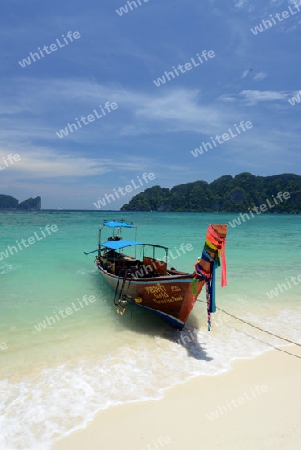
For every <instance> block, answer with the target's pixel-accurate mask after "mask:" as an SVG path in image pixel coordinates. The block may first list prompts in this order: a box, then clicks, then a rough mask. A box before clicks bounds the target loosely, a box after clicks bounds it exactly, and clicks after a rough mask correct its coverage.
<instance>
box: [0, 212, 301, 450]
mask: <svg viewBox="0 0 301 450" xmlns="http://www.w3.org/2000/svg"><path fill="white" fill-rule="evenodd" d="M235 217H237V215H236V214H198V213H194V214H189V213H185V214H180V213H179V214H178V213H102V212H94V213H92V212H64V211H61V212H39V213H21V212H8V213H3V212H2V213H0V255H1V252H2V256H0V317H1V320H0V361H1V365H0V448H1V449H5V450H15V449H30V450H34V449H45V450H47V449H50V448H51V446H52V443H53V442H54V441H55V440H57V439H60V438H62V437H63V436H65V435H66V434H68V433H70V432H71V431H73V430H75V429H76V428H80V427H84V426H85V425H86V424H87V422H88V421H90V420H92V419H93V417H94V416H95V413H96V412H97V411H99V410H102V409H106V408H108V407H109V406H110V405H113V404H121V403H124V402H132V401H139V400H144V399H158V398H160V397H161V396H162V395H163V392H164V389H166V388H168V387H170V386H172V385H174V384H177V383H180V382H185V381H186V380H188V379H189V378H191V377H195V376H201V375H216V374H219V373H221V372H224V371H227V370H230V369H231V363H232V361H233V360H235V359H243V358H252V357H254V356H256V355H258V354H260V353H262V352H264V351H267V350H269V349H270V348H272V346H277V347H279V348H283V346H285V345H287V343H286V342H285V341H282V340H279V339H278V338H276V337H273V336H270V335H267V334H265V333H262V332H260V331H259V330H257V329H255V328H251V327H249V326H248V325H245V324H244V323H242V322H239V321H237V320H235V319H233V318H231V317H229V316H227V315H225V314H224V313H222V312H217V313H216V314H213V315H212V330H211V331H210V332H208V331H207V330H206V306H205V304H204V303H202V302H198V303H197V304H196V306H195V308H194V310H193V313H192V314H191V316H190V318H189V321H188V323H187V326H186V329H185V330H184V331H183V332H182V333H181V332H179V331H177V330H174V329H172V328H170V327H169V325H167V324H165V323H164V322H162V321H161V319H160V318H158V317H156V316H155V315H152V314H150V313H148V312H145V311H141V310H139V309H138V308H131V309H128V310H127V311H126V313H125V315H124V316H123V317H121V316H118V315H117V314H116V313H115V309H114V306H113V293H112V291H111V290H110V288H108V287H107V286H106V284H105V283H104V282H103V280H102V279H101V276H100V274H99V273H97V271H96V269H95V265H94V255H89V256H85V255H84V254H83V252H84V251H90V250H93V249H95V248H96V246H97V231H98V226H99V225H100V224H101V223H102V221H103V220H104V219H113V218H116V219H121V218H123V219H125V220H128V221H134V222H135V223H136V224H137V225H138V238H139V240H142V241H145V242H147V243H156V244H161V245H166V246H168V247H170V249H171V250H172V252H173V255H174V256H175V257H176V258H175V259H174V260H172V261H171V265H172V266H174V267H176V268H177V269H179V270H184V271H192V270H193V266H194V263H195V260H196V259H197V257H198V256H199V255H200V254H201V251H202V248H203V243H204V238H205V233H206V230H207V226H208V224H209V223H228V222H229V221H230V220H233V219H234V218H235ZM47 224H49V225H50V226H51V225H56V226H57V231H56V232H51V233H48V234H47V233H46V231H43V232H44V235H45V236H44V235H43V234H42V230H45V226H46V225H47ZM129 231H130V230H129ZM129 231H128V232H129ZM34 233H36V235H35V234H34ZM35 236H39V237H40V240H37V239H35V240H36V242H35V243H34V244H32V245H29V246H28V247H27V248H24V246H22V244H20V246H21V248H22V250H21V249H19V248H17V250H18V251H17V252H16V251H14V250H13V251H12V253H13V254H11V253H10V252H9V251H8V253H5V252H6V251H7V249H8V246H10V247H12V246H14V245H15V246H16V245H17V243H16V241H18V242H19V243H20V242H21V240H22V239H26V240H27V239H28V238H29V237H35ZM125 237H132V236H130V235H125ZM181 244H185V245H187V244H191V246H192V250H191V251H187V252H186V254H182V253H181V252H179V253H180V254H181V256H178V252H177V249H178V250H179V248H180V245H181ZM189 248H190V247H189ZM3 252H4V253H3ZM226 253H227V269H228V287H226V288H223V289H222V288H220V287H219V280H220V270H219V271H218V280H217V306H218V307H220V308H222V309H224V310H226V311H228V312H230V313H231V314H234V315H236V316H238V317H240V318H243V319H244V320H246V321H248V322H251V323H253V324H255V325H258V326H259V327H262V328H264V329H266V330H269V331H271V332H272V333H275V334H277V335H280V336H283V337H285V338H287V339H290V340H292V341H295V342H300V341H301V336H300V329H301V328H300V325H301V308H300V297H301V216H300V215H274V214H273V215H261V216H255V217H254V218H253V219H251V220H247V221H245V222H244V223H242V224H241V225H240V226H236V227H235V228H232V227H229V230H228V236H227V249H226ZM5 255H7V257H6V256H5ZM298 276H299V277H300V281H298V278H297V277H298ZM291 277H295V278H294V279H295V282H293V281H291ZM278 283H280V284H283V285H285V286H282V289H281V290H282V291H283V292H280V291H279V290H278V295H272V294H271V293H270V296H268V295H267V293H269V292H270V291H271V290H272V289H276V287H277V285H278ZM85 296H86V297H85ZM270 297H272V298H270ZM89 298H90V300H91V302H90V301H89V300H87V299H89ZM84 299H85V300H84ZM204 299H205V294H204V292H202V293H201V295H200V296H199V300H201V301H204ZM68 307H69V308H70V309H69V315H68V316H66V317H64V318H62V317H61V316H60V315H59V311H60V310H66V308H68ZM70 311H71V312H70ZM55 314H56V315H55ZM50 316H52V317H55V322H53V320H51V319H48V320H49V322H50V324H49V323H48V322H47V321H46V322H44V324H45V328H43V327H42V328H41V327H40V328H41V329H40V331H38V329H39V327H38V324H39V323H42V322H43V321H45V320H46V317H48V318H49V317H50Z"/></svg>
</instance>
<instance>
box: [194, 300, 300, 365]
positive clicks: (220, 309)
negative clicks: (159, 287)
mask: <svg viewBox="0 0 301 450" xmlns="http://www.w3.org/2000/svg"><path fill="white" fill-rule="evenodd" d="M197 301H198V302H200V303H206V302H204V300H197ZM216 309H218V310H219V311H222V312H223V313H224V314H227V316H230V317H233V318H234V319H236V320H239V321H240V322H243V323H245V324H246V325H249V326H250V327H253V328H257V330H259V331H263V332H264V333H267V334H270V335H271V336H274V337H276V338H278V339H282V340H283V341H286V342H289V343H290V344H294V345H298V346H299V347H301V344H299V343H298V342H294V341H291V340H290V339H287V338H284V337H282V336H278V335H277V334H274V333H272V332H271V331H268V330H264V329H263V328H260V327H258V326H257V325H254V324H253V323H250V322H247V321H246V320H244V319H241V318H240V317H237V316H235V315H234V314H230V313H228V312H227V311H225V310H224V309H222V308H219V307H218V306H217V307H216ZM248 336H249V335H248ZM251 337H253V336H251ZM265 343H266V344H267V345H270V346H271V347H273V348H275V349H276V350H279V351H283V352H285V353H287V354H288V355H292V356H295V357H296V358H300V359H301V356H298V355H295V354H293V353H289V352H287V351H286V350H281V349H280V348H277V347H274V345H272V344H269V343H268V342H265Z"/></svg>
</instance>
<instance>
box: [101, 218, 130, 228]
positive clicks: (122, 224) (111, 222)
mask: <svg viewBox="0 0 301 450" xmlns="http://www.w3.org/2000/svg"><path fill="white" fill-rule="evenodd" d="M103 224H104V225H105V226H106V227H111V228H113V227H124V228H136V227H135V225H133V224H130V223H126V222H117V221H116V220H108V221H106V222H104V223H103Z"/></svg>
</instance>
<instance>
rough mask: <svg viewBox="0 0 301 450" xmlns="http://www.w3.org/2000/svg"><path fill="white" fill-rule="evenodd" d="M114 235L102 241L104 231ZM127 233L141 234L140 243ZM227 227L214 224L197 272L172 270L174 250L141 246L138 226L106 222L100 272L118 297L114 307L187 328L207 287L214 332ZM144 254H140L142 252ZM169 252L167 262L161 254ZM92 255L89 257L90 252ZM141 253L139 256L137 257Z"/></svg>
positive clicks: (98, 263) (100, 245)
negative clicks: (136, 310)
mask: <svg viewBox="0 0 301 450" xmlns="http://www.w3.org/2000/svg"><path fill="white" fill-rule="evenodd" d="M104 228H109V229H111V230H112V232H111V235H110V236H109V237H108V238H107V240H106V241H104V242H102V230H103V229H104ZM123 228H131V229H134V230H135V240H125V239H123V238H122V236H121V232H122V229H123ZM226 234H227V225H209V227H208V231H207V234H206V240H205V244H204V249H203V252H202V256H200V257H199V259H198V260H197V262H196V263H195V266H194V271H193V272H192V273H187V272H180V271H178V270H175V269H174V268H169V269H168V268H167V264H168V261H169V259H168V248H167V247H164V246H162V245H154V244H147V243H144V242H140V241H137V240H136V238H137V227H136V225H134V224H133V223H127V222H125V221H123V220H121V221H116V220H113V221H104V222H103V225H102V226H101V227H100V228H99V233H98V248H97V249H96V250H94V251H93V252H89V253H94V252H97V253H98V254H97V256H96V258H95V262H96V267H97V269H98V271H99V272H100V273H101V275H102V276H103V278H104V280H105V281H106V282H107V283H108V285H109V286H111V287H112V289H113V290H114V292H115V295H114V304H115V306H116V311H117V313H118V314H120V315H123V314H124V312H125V311H126V308H127V306H128V305H129V304H132V305H135V306H137V307H139V308H144V309H146V310H149V311H151V312H153V313H155V314H158V315H160V316H161V317H162V318H163V319H164V320H165V321H167V322H168V323H169V324H171V325H173V326H175V327H176V328H179V329H182V328H183V327H184V325H185V323H186V321H187V319H188V317H189V315H190V313H191V311H192V309H193V307H194V305H195V303H196V299H197V297H198V295H199V294H200V292H201V290H202V288H203V286H204V284H206V296H207V314H208V330H210V314H211V313H212V312H215V309H216V306H215V292H214V286H215V269H216V267H217V266H219V265H220V264H221V262H220V259H221V257H222V279H221V284H222V286H226V284H227V281H226V261H225V244H226ZM138 250H139V251H138ZM162 252H163V257H162V256H160V257H158V256H157V254H158V253H161V254H162ZM84 253H85V254H86V255H87V254H89V253H86V252H84ZM137 253H140V256H139V257H136V255H137Z"/></svg>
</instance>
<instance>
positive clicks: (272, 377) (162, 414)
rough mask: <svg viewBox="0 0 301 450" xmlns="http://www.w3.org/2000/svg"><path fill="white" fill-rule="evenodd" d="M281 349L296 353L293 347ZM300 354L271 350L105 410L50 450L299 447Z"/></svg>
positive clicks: (278, 449) (285, 449) (299, 351)
mask: <svg viewBox="0 0 301 450" xmlns="http://www.w3.org/2000/svg"><path fill="white" fill-rule="evenodd" d="M285 350H286V351H287V352H290V353H293V354H295V355H298V356H299V357H301V349H300V347H299V346H288V347H286V348H285ZM300 369H301V358H296V357H294V356H291V355H288V354H287V353H285V352H284V351H277V350H272V351H268V352H266V353H265V354H263V355H261V356H259V357H257V358H255V359H252V360H243V361H241V360H240V361H237V362H235V363H234V364H233V369H232V370H231V371H229V372H226V373H224V374H222V375H218V376H210V377H204V376H202V377H198V378H194V379H192V380H190V381H189V382H187V383H184V384H182V385H177V386H175V387H173V388H171V389H169V390H167V391H165V395H164V398H163V399H162V400H159V401H148V402H142V403H132V404H126V405H120V406H116V407H111V408H109V409H108V410H106V411H104V412H101V413H99V414H98V415H97V416H96V418H95V420H94V421H93V422H92V423H90V424H89V426H88V427H87V428H86V429H84V430H79V431H76V432H74V433H72V434H70V435H69V436H68V437H66V438H64V439H62V440H61V441H59V442H57V443H56V444H55V445H54V447H53V449H54V450H83V449H89V450H100V449H106V450H115V449H121V448H125V449H131V450H161V449H166V450H183V449H189V450H200V449H204V450H218V449H220V450H228V449H229V450H230V449H231V450H241V449H243V450H254V449H256V450H265V449H273V450H299V449H300V446H301V427H300V423H301V402H300V398H301V383H300V371H301V370H300Z"/></svg>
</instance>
